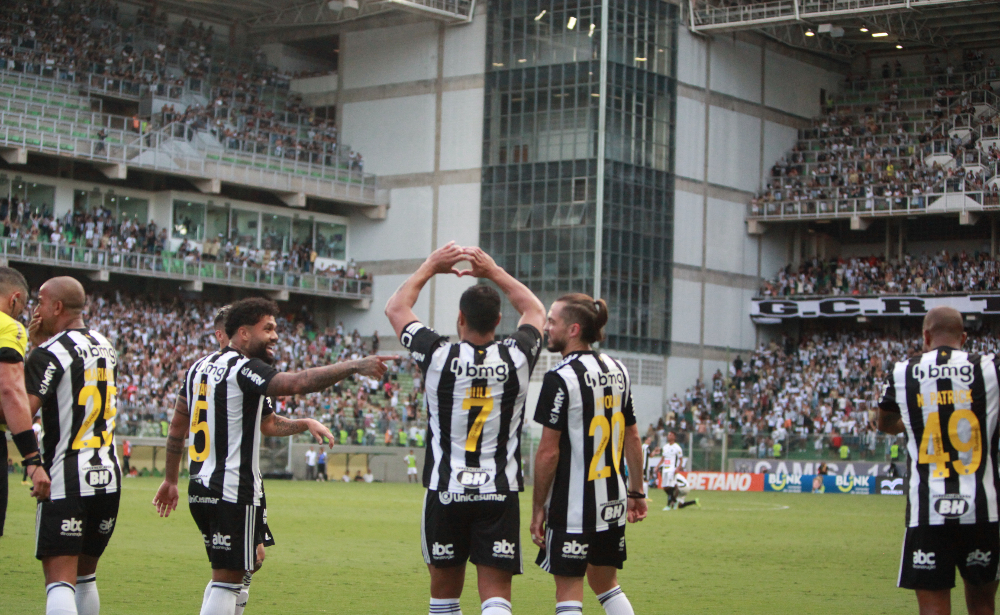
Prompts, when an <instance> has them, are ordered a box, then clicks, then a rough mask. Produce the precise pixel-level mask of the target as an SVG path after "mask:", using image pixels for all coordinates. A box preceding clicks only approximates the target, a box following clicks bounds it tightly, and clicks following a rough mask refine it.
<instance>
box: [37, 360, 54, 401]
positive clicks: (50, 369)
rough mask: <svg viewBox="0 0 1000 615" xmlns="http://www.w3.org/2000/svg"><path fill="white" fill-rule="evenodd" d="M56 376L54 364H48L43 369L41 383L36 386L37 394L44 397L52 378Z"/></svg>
mask: <svg viewBox="0 0 1000 615" xmlns="http://www.w3.org/2000/svg"><path fill="white" fill-rule="evenodd" d="M55 375H56V364H55V363H49V364H48V366H47V367H46V368H45V374H44V375H43V376H42V383H41V384H40V385H38V392H39V393H41V394H42V395H45V394H46V393H48V392H49V387H50V386H52V378H54V377H55Z"/></svg>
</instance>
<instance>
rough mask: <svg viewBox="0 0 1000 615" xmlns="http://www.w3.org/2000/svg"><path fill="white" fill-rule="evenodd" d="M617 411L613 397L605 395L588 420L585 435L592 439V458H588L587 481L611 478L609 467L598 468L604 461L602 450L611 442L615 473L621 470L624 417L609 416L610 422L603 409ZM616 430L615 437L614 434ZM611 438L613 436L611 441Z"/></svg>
mask: <svg viewBox="0 0 1000 615" xmlns="http://www.w3.org/2000/svg"><path fill="white" fill-rule="evenodd" d="M605 408H608V409H617V408H615V404H614V396H612V395H605V396H604V397H602V398H599V399H598V400H597V408H595V414H594V418H592V419H590V429H589V430H588V431H587V435H588V436H590V437H592V438H594V456H593V457H591V458H590V472H589V473H588V474H587V480H588V481H591V480H598V479H601V478H610V477H611V467H610V466H608V465H605V466H604V467H598V466H600V465H601V463H602V462H603V461H604V450H605V449H607V447H608V442H611V460H612V462H613V463H614V464H615V472H619V471H620V469H621V458H622V447H623V445H624V444H625V415H624V414H622V413H621V412H615V413H614V414H612V415H611V420H610V421H609V420H608V417H607V416H605V415H604V409H605ZM615 428H617V435H616V434H615V433H614V432H615ZM612 436H615V437H614V439H613V440H612Z"/></svg>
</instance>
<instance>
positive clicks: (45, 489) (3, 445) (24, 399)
mask: <svg viewBox="0 0 1000 615" xmlns="http://www.w3.org/2000/svg"><path fill="white" fill-rule="evenodd" d="M27 303H28V281H27V280H25V279H24V276H23V275H21V272H20V271H18V270H16V269H11V268H10V267H0V460H3V462H4V463H6V462H7V434H6V433H4V431H6V429H5V428H9V429H10V431H11V432H12V433H13V439H14V445H15V446H16V447H17V450H18V452H19V453H21V457H22V458H24V466H25V469H26V470H27V472H28V476H29V477H30V478H31V483H32V487H31V495H32V496H34V497H36V498H38V500H39V501H41V500H44V499H46V498H47V497H49V484H50V483H49V475H48V474H47V473H46V472H45V469H44V468H43V467H42V457H41V456H40V455H39V454H38V439H37V438H36V437H35V431H34V429H33V428H32V421H31V417H32V412H31V409H30V406H29V405H28V394H27V392H25V389H24V351H25V348H27V345H28V334H27V332H26V331H25V330H24V327H23V326H22V325H21V323H19V322H18V321H17V320H16V319H17V318H19V317H20V316H21V313H22V312H23V311H24V307H25V306H26V305H27ZM7 489H8V487H7V478H6V477H0V536H3V527H4V522H5V521H6V518H7V498H8V493H7Z"/></svg>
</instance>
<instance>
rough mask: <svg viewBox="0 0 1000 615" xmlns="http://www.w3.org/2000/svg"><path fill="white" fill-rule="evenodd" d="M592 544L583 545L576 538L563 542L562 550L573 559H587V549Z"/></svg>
mask: <svg viewBox="0 0 1000 615" xmlns="http://www.w3.org/2000/svg"><path fill="white" fill-rule="evenodd" d="M589 548H590V545H582V544H580V543H578V542H577V541H575V540H571V541H569V542H564V543H563V548H562V552H563V555H564V556H565V557H569V558H572V559H586V558H587V549H589Z"/></svg>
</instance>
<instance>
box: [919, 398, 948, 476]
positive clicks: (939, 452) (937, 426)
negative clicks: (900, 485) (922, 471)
mask: <svg viewBox="0 0 1000 615" xmlns="http://www.w3.org/2000/svg"><path fill="white" fill-rule="evenodd" d="M929 447H933V448H934V452H933V453H928V452H927V449H928V448H929ZM950 461H951V455H949V454H948V451H946V450H944V444H943V443H942V442H941V418H940V415H939V414H938V413H937V412H931V413H930V414H929V415H927V422H926V423H925V424H924V436H923V438H921V439H920V454H919V456H918V457H917V463H923V464H928V463H933V464H934V471H933V472H931V478H948V476H950V475H951V472H950V471H949V470H948V462H950Z"/></svg>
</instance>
